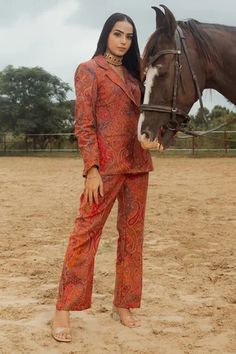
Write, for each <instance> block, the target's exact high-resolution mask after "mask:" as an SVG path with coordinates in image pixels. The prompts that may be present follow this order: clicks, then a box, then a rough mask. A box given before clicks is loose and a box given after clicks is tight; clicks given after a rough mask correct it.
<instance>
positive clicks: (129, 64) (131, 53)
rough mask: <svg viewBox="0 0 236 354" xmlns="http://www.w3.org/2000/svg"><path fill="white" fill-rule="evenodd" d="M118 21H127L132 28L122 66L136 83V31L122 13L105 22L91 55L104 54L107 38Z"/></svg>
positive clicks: (138, 64) (137, 72)
mask: <svg viewBox="0 0 236 354" xmlns="http://www.w3.org/2000/svg"><path fill="white" fill-rule="evenodd" d="M118 21H127V22H129V23H130V24H131V25H132V26H133V37H132V43H131V46H130V48H129V50H128V52H127V53H126V54H125V55H124V57H123V65H124V66H125V67H126V68H127V70H128V71H129V72H130V74H131V75H133V76H134V77H135V78H136V79H137V80H138V81H140V52H139V46H138V38H137V31H136V27H135V24H134V22H133V20H132V19H131V18H130V17H129V16H127V15H125V14H122V13H118V12H117V13H114V14H112V15H111V16H110V17H109V18H108V19H107V20H106V22H105V24H104V26H103V29H102V32H101V34H100V37H99V40H98V44H97V49H96V51H95V53H94V55H93V58H94V57H95V56H97V55H100V54H104V53H105V51H106V49H107V41H108V36H109V34H110V32H111V30H112V28H113V27H114V25H115V24H116V22H118Z"/></svg>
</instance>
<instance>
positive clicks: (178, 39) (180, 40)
mask: <svg viewBox="0 0 236 354" xmlns="http://www.w3.org/2000/svg"><path fill="white" fill-rule="evenodd" d="M175 43H176V49H164V50H161V51H159V52H158V53H157V54H156V55H154V56H153V57H151V58H150V60H149V62H148V67H149V66H151V65H152V64H153V63H154V62H156V61H157V59H159V58H160V57H161V56H163V55H169V54H171V55H175V77H174V85H173V96H172V107H170V106H161V105H153V104H142V105H141V106H140V108H141V111H143V112H145V111H148V112H162V113H170V114H171V119H170V122H169V123H171V125H172V126H174V128H173V127H171V126H170V125H167V126H166V127H167V129H169V130H172V131H175V132H177V131H182V132H186V131H185V127H186V125H187V123H188V122H189V120H190V119H191V118H190V116H189V115H188V113H186V112H184V111H183V110H181V109H179V108H178V107H177V92H178V84H179V80H180V77H181V69H182V66H181V64H180V56H181V54H182V48H183V51H184V54H185V56H186V59H187V63H188V67H189V69H190V72H191V75H192V78H193V82H194V85H195V87H196V91H197V95H198V99H199V102H200V107H201V114H202V116H203V119H204V120H205V122H206V123H207V119H206V116H205V112H204V108H203V102H202V94H201V90H200V87H199V84H198V80H197V76H196V74H195V72H194V70H193V66H192V63H191V59H190V55H189V51H188V48H187V45H186V42H185V37H184V34H183V31H182V29H181V28H180V27H179V26H178V27H177V29H176V31H175ZM177 116H182V117H184V119H183V122H182V123H180V122H179V121H178V119H177Z"/></svg>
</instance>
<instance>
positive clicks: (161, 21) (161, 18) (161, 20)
mask: <svg viewBox="0 0 236 354" xmlns="http://www.w3.org/2000/svg"><path fill="white" fill-rule="evenodd" d="M152 9H153V10H154V11H155V12H156V29H158V28H160V27H164V26H165V14H164V13H163V12H162V11H161V10H160V9H159V8H158V7H156V6H152Z"/></svg>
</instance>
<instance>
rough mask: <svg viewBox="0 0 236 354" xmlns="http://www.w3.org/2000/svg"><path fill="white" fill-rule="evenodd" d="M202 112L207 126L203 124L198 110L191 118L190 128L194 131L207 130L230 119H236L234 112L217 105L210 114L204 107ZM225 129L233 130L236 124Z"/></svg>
mask: <svg viewBox="0 0 236 354" xmlns="http://www.w3.org/2000/svg"><path fill="white" fill-rule="evenodd" d="M204 112H205V115H206V118H207V124H205V121H204V119H203V117H202V113H201V110H200V108H199V110H198V111H197V113H196V115H195V116H192V118H193V120H192V128H194V129H195V130H208V129H211V128H214V127H217V126H219V125H221V124H223V123H227V122H229V121H231V120H232V119H234V118H236V113H235V112H233V111H230V110H229V109H228V108H226V107H222V106H219V105H216V106H215V107H214V108H213V109H212V110H211V112H210V111H209V110H208V109H207V108H205V107H204ZM222 129H223V128H222ZM226 129H227V130H235V129H236V123H233V124H230V125H229V126H227V128H226Z"/></svg>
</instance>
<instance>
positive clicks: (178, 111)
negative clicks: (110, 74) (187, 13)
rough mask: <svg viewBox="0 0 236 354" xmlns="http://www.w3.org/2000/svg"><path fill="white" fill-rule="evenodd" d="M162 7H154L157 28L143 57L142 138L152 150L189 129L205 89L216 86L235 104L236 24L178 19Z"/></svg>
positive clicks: (165, 146)
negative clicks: (195, 108) (191, 111)
mask: <svg viewBox="0 0 236 354" xmlns="http://www.w3.org/2000/svg"><path fill="white" fill-rule="evenodd" d="M160 6H161V7H162V8H163V9H164V12H163V11H162V10H161V9H160V8H157V7H152V8H153V9H154V10H155V13H156V30H155V32H154V33H153V34H152V35H151V36H150V38H149V40H148V41H147V44H146V46H145V48H144V53H143V57H142V64H141V73H142V81H143V83H144V85H145V90H144V100H143V104H142V105H141V113H140V117H139V122H138V138H139V140H140V141H141V142H143V143H145V142H146V144H147V146H148V147H147V148H150V147H154V146H156V145H155V144H157V146H158V147H159V149H160V147H161V148H162V149H165V148H167V147H169V146H170V145H171V144H172V142H173V139H174V136H175V134H176V133H177V132H178V131H184V129H185V128H186V126H187V124H188V122H189V119H190V117H189V115H188V113H189V111H190V109H191V107H192V106H193V104H194V103H195V102H196V101H197V100H198V99H199V100H200V104H201V107H202V108H203V104H202V99H201V95H202V92H203V90H204V89H206V88H207V89H215V90H217V91H218V92H220V93H221V94H222V95H223V96H225V97H226V98H227V99H228V100H229V101H231V102H232V103H234V104H236V89H235V84H236V27H232V26H224V25H220V24H209V23H201V22H198V21H196V20H193V19H190V20H188V21H178V22H177V21H176V19H175V17H174V15H173V14H172V12H171V11H170V10H169V9H168V8H167V7H166V6H165V5H160ZM203 116H204V114H203ZM150 143H151V145H150ZM148 144H149V145H148ZM144 145H145V144H144Z"/></svg>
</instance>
